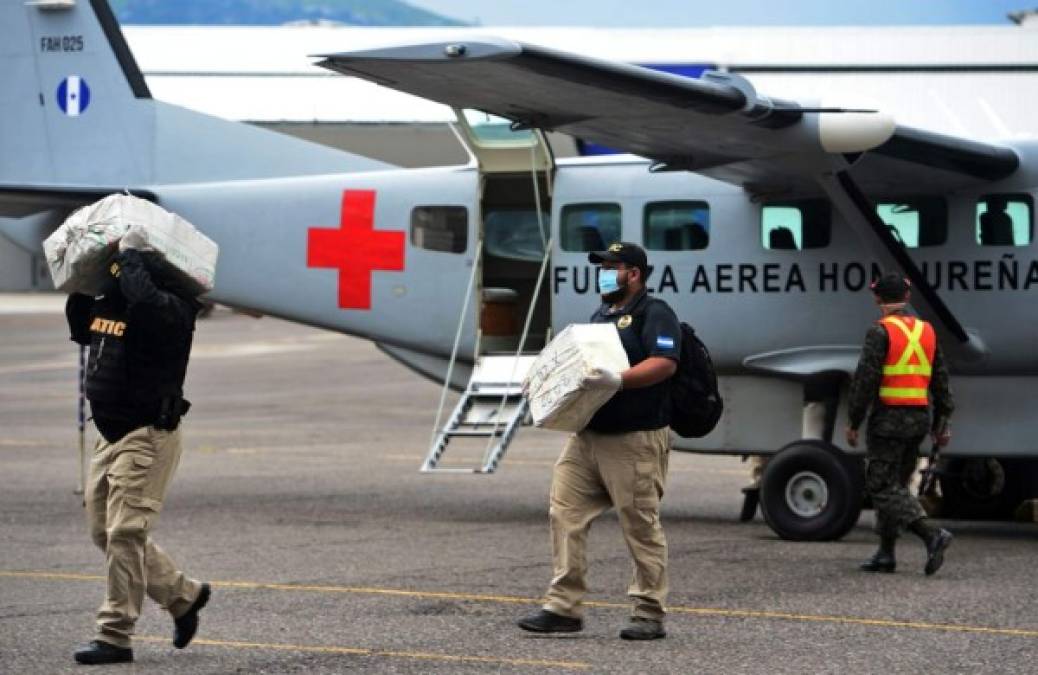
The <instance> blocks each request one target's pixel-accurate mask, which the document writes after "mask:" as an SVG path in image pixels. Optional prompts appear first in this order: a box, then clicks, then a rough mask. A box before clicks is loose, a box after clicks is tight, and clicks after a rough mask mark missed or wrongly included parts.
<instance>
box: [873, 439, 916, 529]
mask: <svg viewBox="0 0 1038 675" xmlns="http://www.w3.org/2000/svg"><path fill="white" fill-rule="evenodd" d="M922 440H923V437H922V436H913V437H911V438H895V437H892V436H876V435H873V434H869V436H868V446H869V451H868V460H869V464H868V468H867V469H866V472H865V490H866V491H867V492H868V493H869V496H870V497H871V498H872V506H873V508H874V509H875V510H876V533H877V534H878V535H879V536H880V537H885V538H890V539H894V538H896V537H897V536H898V534H899V533H900V531H901V530H902V529H903V528H904V527H905V526H907V525H908V524H909V523H913V522H915V521H917V520H919V519H920V518H924V517H926V512H925V511H923V507H922V506H920V505H919V500H918V499H916V498H915V496H914V495H913V494H912V492H911V491H910V490H909V489H908V484H909V483H910V482H911V480H912V474H913V473H914V472H915V467H916V463H917V460H918V458H919V444H920V443H921V442H922Z"/></svg>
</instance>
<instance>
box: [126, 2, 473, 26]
mask: <svg viewBox="0 0 1038 675" xmlns="http://www.w3.org/2000/svg"><path fill="white" fill-rule="evenodd" d="M111 4H112V10H113V11H114V12H115V15H116V17H118V19H119V22H120V23H123V24H152V25H199V24H201V25H242V26H277V25H280V24H283V23H289V22H293V21H313V22H318V21H333V22H337V23H343V24H349V25H354V26H463V25H465V22H462V21H457V20H455V19H451V18H449V17H446V16H442V15H440V14H435V13H433V12H429V11H426V10H424V9H419V8H418V7H414V6H412V5H409V4H407V3H406V2H403V1H402V0H175V1H171V0H111Z"/></svg>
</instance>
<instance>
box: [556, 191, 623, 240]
mask: <svg viewBox="0 0 1038 675" xmlns="http://www.w3.org/2000/svg"><path fill="white" fill-rule="evenodd" d="M560 221H561V222H560V226H559V245H560V246H561V247H562V250H564V251H601V250H604V249H605V247H606V246H609V244H612V243H613V242H616V241H620V239H621V237H620V233H621V227H620V205H619V204H610V203H601V204H567V205H566V206H564V207H562V217H561V218H560Z"/></svg>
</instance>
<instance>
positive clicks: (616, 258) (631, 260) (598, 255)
mask: <svg viewBox="0 0 1038 675" xmlns="http://www.w3.org/2000/svg"><path fill="white" fill-rule="evenodd" d="M587 259H588V262H591V263H594V264H596V265H597V264H599V263H603V262H617V263H625V264H627V265H630V266H631V267H637V268H638V269H640V270H641V271H642V276H643V277H644V276H645V272H646V271H648V269H649V258H648V257H647V256H646V255H645V249H643V248H642V247H641V246H639V245H638V244H632V243H631V242H629V241H618V242H616V243H615V244H610V245H609V248H607V249H606V250H604V251H592V252H591V253H588V256H587Z"/></svg>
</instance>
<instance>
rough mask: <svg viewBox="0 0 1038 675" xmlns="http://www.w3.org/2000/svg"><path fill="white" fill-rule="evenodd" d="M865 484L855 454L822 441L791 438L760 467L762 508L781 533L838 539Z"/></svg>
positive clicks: (853, 518)
mask: <svg viewBox="0 0 1038 675" xmlns="http://www.w3.org/2000/svg"><path fill="white" fill-rule="evenodd" d="M863 486H864V478H863V474H862V465H861V461H860V460H858V459H857V458H854V457H850V456H848V455H846V454H845V453H844V452H842V451H841V450H840V449H839V448H837V447H835V446H833V445H831V444H829V443H826V442H824V441H815V440H800V441H795V442H793V443H790V444H789V445H787V446H786V447H784V448H783V449H782V450H780V451H779V452H778V453H776V454H775V456H774V457H772V458H771V460H770V461H769V462H768V466H767V468H765V469H764V477H763V480H762V482H761V495H760V505H761V510H762V511H763V513H764V520H765V521H766V522H767V523H768V526H769V527H771V529H772V530H774V531H775V533H776V534H777V535H779V536H780V537H782V538H783V539H789V540H792V541H830V540H834V539H839V538H840V537H842V536H843V535H845V534H847V532H848V531H849V530H850V529H851V528H852V527H854V524H855V523H857V522H858V516H859V515H861V508H862V501H863Z"/></svg>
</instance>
